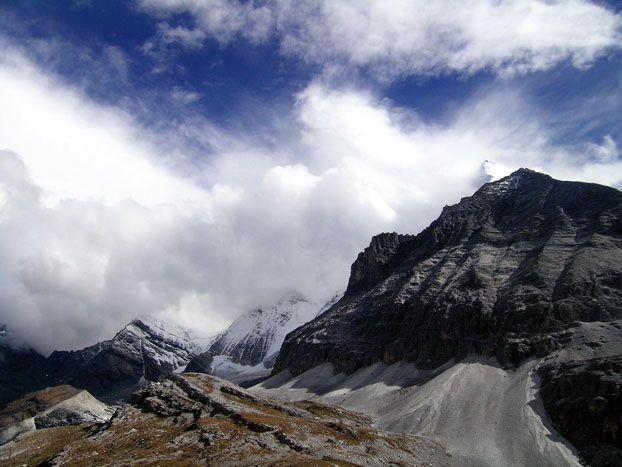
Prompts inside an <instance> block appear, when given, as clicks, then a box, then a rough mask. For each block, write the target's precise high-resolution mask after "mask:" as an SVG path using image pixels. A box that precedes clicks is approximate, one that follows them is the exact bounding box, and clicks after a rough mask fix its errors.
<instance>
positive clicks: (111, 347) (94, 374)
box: [0, 319, 201, 403]
mask: <svg viewBox="0 0 622 467" xmlns="http://www.w3.org/2000/svg"><path fill="white" fill-rule="evenodd" d="M0 351H2V353H0V356H2V357H3V358H2V359H0V370H2V371H1V372H0V373H2V374H3V376H2V377H3V378H6V379H8V380H10V381H11V383H10V385H9V386H7V390H4V388H0V403H2V402H7V401H9V400H11V399H13V398H15V397H17V396H20V395H22V394H24V393H26V392H29V391H33V390H37V389H40V388H42V387H45V386H56V385H61V384H71V385H73V386H74V387H76V388H80V389H86V390H88V391H89V392H90V393H91V394H93V395H94V396H95V397H97V398H100V399H102V400H105V401H107V402H116V401H118V400H123V399H125V398H127V397H128V396H129V395H130V394H131V393H132V392H133V391H135V390H136V389H137V388H138V387H139V386H140V385H141V384H143V385H144V384H147V383H148V382H149V381H158V380H160V379H162V378H163V377H164V376H166V375H167V374H169V373H171V372H172V371H173V370H175V369H177V368H179V367H181V366H184V365H186V364H187V363H188V361H190V360H191V359H192V358H193V357H195V356H196V355H197V354H198V353H199V352H200V351H201V349H199V348H198V346H197V345H196V344H195V343H194V342H193V339H192V338H191V336H190V335H189V334H188V333H187V332H186V331H185V330H183V329H178V328H175V327H172V326H170V325H166V324H164V323H158V322H155V321H153V322H152V321H147V320H138V319H137V320H134V321H132V322H131V323H130V324H128V325H127V326H125V327H124V328H123V329H122V330H121V331H119V332H118V333H117V334H116V335H115V336H114V337H113V338H112V339H111V340H109V341H104V342H100V343H97V344H95V345H93V346H90V347H87V348H85V349H82V350H77V351H56V352H53V353H52V354H51V355H50V356H49V357H47V358H44V357H42V356H40V355H38V354H35V353H34V352H32V351H28V350H21V351H19V350H13V349H11V348H10V347H9V346H5V348H0ZM29 363H30V364H29Z"/></svg>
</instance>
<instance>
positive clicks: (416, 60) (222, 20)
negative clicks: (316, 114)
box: [139, 0, 622, 80]
mask: <svg viewBox="0 0 622 467" xmlns="http://www.w3.org/2000/svg"><path fill="white" fill-rule="evenodd" d="M139 5H141V7H142V8H144V9H145V10H146V11H150V12H158V13H163V12H177V13H178V12H189V13H191V14H193V15H194V17H195V19H196V22H197V26H198V27H199V28H201V29H202V30H204V31H205V32H206V33H207V34H209V35H210V36H212V37H214V38H215V39H217V40H218V41H220V42H221V43H228V42H230V41H231V40H233V39H234V38H236V37H243V38H245V39H248V40H251V42H254V43H260V42H264V41H266V40H268V39H270V38H271V37H273V36H275V35H276V36H277V37H278V38H279V40H280V43H281V48H282V51H283V53H285V54H288V55H293V56H296V57H299V58H301V59H303V60H305V61H307V62H310V63H315V64H319V65H322V66H324V67H325V69H326V70H330V71H331V72H334V70H335V69H338V68H340V67H344V66H345V67H346V68H352V67H354V68H368V69H370V70H372V71H373V72H374V73H375V74H376V76H377V77H378V78H379V79H381V80H390V79H392V78H393V77H395V76H397V75H408V74H440V73H445V72H458V73H467V74H470V73H474V72H477V71H480V70H484V69H490V70H492V71H494V72H497V73H502V74H514V73H525V72H531V71H536V70H546V69H549V68H551V67H552V66H554V65H555V64H557V63H560V62H561V61H564V60H570V61H571V62H572V63H573V65H574V66H576V67H579V68H582V67H585V66H588V65H589V64H590V63H591V62H593V61H594V60H595V59H596V58H598V57H600V56H602V55H604V54H606V53H607V52H608V50H609V49H613V48H620V43H621V40H622V17H621V16H620V15H616V14H614V13H612V12H611V11H609V10H607V9H606V8H605V7H603V6H600V5H597V4H595V3H591V2H589V1H586V0H568V1H543V0H513V1H512V0H509V1H507V0H506V1H498V0H482V1H478V2H462V1H455V0H444V1H434V2H430V1H427V0H393V1H391V2H386V1H383V0H368V1H356V0H319V1H313V2H291V1H280V2H272V3H268V4H262V5H261V6H256V4H255V3H253V2H248V3H243V4H242V3H239V2H224V1H221V0H212V1H207V2H206V1H203V0H140V1H139Z"/></svg>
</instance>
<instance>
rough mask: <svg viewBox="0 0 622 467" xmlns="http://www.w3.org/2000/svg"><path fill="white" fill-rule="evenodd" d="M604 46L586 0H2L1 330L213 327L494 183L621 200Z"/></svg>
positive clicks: (607, 23) (61, 333) (330, 277)
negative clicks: (147, 322)
mask: <svg viewBox="0 0 622 467" xmlns="http://www.w3.org/2000/svg"><path fill="white" fill-rule="evenodd" d="M621 39H622V7H621V6H620V5H619V4H618V3H616V2H603V1H599V2H589V1H584V0H568V1H559V2H555V1H552V2H543V1H539V0H522V1H492V0H481V1H479V2H475V3H473V2H455V1H449V0H443V1H441V0H437V1H433V2H429V1H423V0H412V1H410V0H409V1H405V0H393V1H389V2H381V1H379V0H365V1H354V0H351V1H346V0H316V1H310V2H304V3H303V2H292V1H275V2H237V1H230V2H225V1H221V0H134V1H123V2H122V1H114V0H108V1H105V2H104V1H89V0H73V1H72V0H58V1H34V0H30V1H29V0H24V1H19V2H3V3H2V4H1V5H0V102H1V104H0V105H2V112H1V113H0V163H1V165H2V170H0V188H1V189H0V264H2V266H0V276H1V277H0V279H1V281H0V282H1V283H2V284H3V285H2V286H1V287H0V322H4V323H6V324H7V325H8V326H9V327H10V328H12V329H14V330H15V331H16V332H17V333H18V334H20V335H23V336H24V339H25V340H26V341H27V342H29V343H31V344H33V345H35V346H36V347H37V348H38V349H39V350H41V351H42V352H48V351H50V350H51V349H53V348H77V347H81V346H84V345H87V344H90V343H92V342H94V341H95V340H98V339H102V338H105V337H110V335H111V334H112V333H113V332H114V331H115V330H118V329H119V328H120V327H121V326H123V325H124V324H125V323H126V322H127V321H129V320H130V319H132V318H133V317H134V316H137V315H141V314H142V315H150V316H155V317H160V318H165V319H170V320H173V321H177V322H179V323H181V324H185V325H191V326H193V327H196V328H200V329H201V330H203V331H206V332H213V331H217V330H220V329H222V328H223V327H224V326H226V325H227V324H228V323H229V322H230V321H231V319H233V318H234V317H235V316H237V315H238V314H239V313H241V312H243V311H245V310H247V309H250V308H252V307H255V306H267V305H269V304H270V303H271V302H273V301H275V300H276V299H277V298H278V297H279V296H280V295H282V294H284V293H287V292H288V291H292V290H297V291H299V292H301V293H303V294H304V295H306V296H307V297H309V299H312V300H317V301H322V300H323V299H325V298H328V297H329V296H330V295H332V294H333V293H334V292H335V291H339V290H342V289H343V288H344V287H345V284H346V283H347V279H348V274H349V266H350V264H351V263H352V261H353V260H354V259H355V257H356V254H357V253H358V252H359V251H360V250H362V249H363V248H364V247H365V246H366V245H367V244H368V242H369V239H370V237H371V236H372V235H374V234H376V233H379V232H382V231H399V232H404V233H417V232H418V231H420V230H421V229H422V228H424V227H425V226H426V225H427V224H428V223H429V222H430V221H432V220H433V219H434V218H436V217H437V216H438V214H439V213H440V210H441V208H442V206H443V205H445V204H453V203H455V202H457V201H458V200H459V199H460V197H462V196H468V195H469V194H471V193H472V192H473V191H474V190H476V189H477V188H478V187H479V186H480V185H481V184H482V183H484V182H486V181H489V180H491V179H494V178H499V177H501V176H503V175H506V174H508V173H510V172H511V171H512V170H514V169H516V168H519V167H530V168H533V169H536V170H541V171H543V172H546V173H549V174H551V175H553V176H555V177H557V178H562V179H572V180H584V181H590V182H597V183H603V184H607V185H611V186H615V187H617V188H621V187H622V155H621V149H620V148H621V147H622V119H621V118H620V109H622V51H621V44H622V40H621ZM93 316H97V325H94V320H93Z"/></svg>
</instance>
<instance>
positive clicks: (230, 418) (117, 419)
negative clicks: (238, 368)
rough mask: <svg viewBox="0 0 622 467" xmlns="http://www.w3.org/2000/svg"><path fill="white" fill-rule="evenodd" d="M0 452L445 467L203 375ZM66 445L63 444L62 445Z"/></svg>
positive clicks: (429, 456)
mask: <svg viewBox="0 0 622 467" xmlns="http://www.w3.org/2000/svg"><path fill="white" fill-rule="evenodd" d="M60 430H61V429H58V428H55V429H52V430H43V431H41V432H39V433H36V432H35V433H31V434H29V436H24V437H22V439H20V440H19V441H18V443H12V444H8V445H6V446H4V447H0V463H1V462H6V461H7V460H8V459H10V460H11V462H12V463H13V464H15V465H21V464H28V465H37V464H40V463H42V462H43V463H44V464H41V465H49V466H53V465H126V464H129V463H137V464H141V465H147V464H153V465H159V464H170V465H173V464H174V465H177V464H180V465H223V466H227V465H236V466H250V465H414V466H417V465H449V461H450V458H449V456H448V455H447V454H446V453H445V451H444V450H443V449H442V448H440V446H438V445H437V444H435V443H432V442H429V441H426V440H423V439H422V438H418V437H415V436H409V435H398V434H393V433H387V432H382V431H378V430H375V429H373V428H372V427H371V421H370V420H369V419H368V418H367V417H365V416H363V415H360V414H358V413H356V412H351V411H348V410H345V409H341V408H337V407H332V406H328V405H325V404H320V403H314V402H308V401H307V402H299V403H291V404H286V403H277V402H275V401H272V400H269V399H265V398H261V397H257V396H255V395H253V394H251V393H249V392H247V391H245V390H243V389H241V388H239V387H237V386H235V385H233V384H231V383H229V382H227V381H224V380H221V379H218V378H214V377H211V376H207V375H201V374H184V375H171V376H169V377H167V378H166V380H164V381H163V382H162V383H155V384H151V385H149V386H147V387H145V388H144V389H142V390H141V391H140V392H137V393H136V394H134V395H133V396H132V398H131V399H130V402H129V404H126V405H125V406H124V407H123V408H121V409H119V410H118V411H117V412H116V413H115V415H114V416H113V417H112V418H111V419H110V420H109V421H108V422H106V423H103V424H98V425H93V426H92V428H91V429H90V430H84V429H82V430H64V431H60ZM60 437H63V438H64V439H63V443H62V444H60V443H59V442H58V439H59V438H60Z"/></svg>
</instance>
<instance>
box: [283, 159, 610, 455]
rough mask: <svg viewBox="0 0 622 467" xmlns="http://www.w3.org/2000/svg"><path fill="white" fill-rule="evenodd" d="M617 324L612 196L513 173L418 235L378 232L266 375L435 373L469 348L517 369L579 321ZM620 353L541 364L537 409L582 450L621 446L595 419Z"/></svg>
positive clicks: (565, 339)
mask: <svg viewBox="0 0 622 467" xmlns="http://www.w3.org/2000/svg"><path fill="white" fill-rule="evenodd" d="M620 318H622V193H620V192H619V191H617V190H615V189H613V188H609V187H604V186H599V185H594V184H587V183H576V182H562V181H558V180H554V179H552V178H551V177H548V176H546V175H542V174H539V173H536V172H532V171H529V170H525V169H522V170H519V171H517V172H515V173H513V174H512V175H510V176H508V177H506V178H504V179H502V180H499V181H497V182H494V183H488V184H486V185H484V186H483V187H482V188H481V189H479V190H478V191H477V192H476V193H475V194H474V195H473V196H471V197H469V198H464V199H462V200H461V201H460V203H458V204H456V205H454V206H448V207H445V208H444V209H443V212H442V214H441V216H440V217H439V218H438V219H437V220H436V221H434V222H433V223H432V224H431V225H430V226H429V227H428V228H426V229H425V230H424V231H422V232H421V233H420V234H419V235H417V236H398V235H396V234H383V235H381V236H378V237H375V238H374V239H373V240H372V242H371V245H370V247H369V248H367V249H366V250H365V252H363V253H362V254H361V255H359V257H358V258H357V260H356V262H355V263H354V264H353V266H352V275H351V278H350V284H349V287H348V290H347V291H346V294H345V296H344V297H343V299H341V300H340V301H339V302H338V303H337V304H336V305H335V306H333V307H332V308H331V309H330V310H329V311H328V312H326V313H324V314H323V315H321V316H319V317H318V318H316V319H315V320H313V321H311V322H310V323H308V324H306V325H305V326H302V327H301V328H299V329H297V330H295V331H294V332H292V333H291V334H289V335H288V336H287V338H286V340H285V342H284V344H283V347H282V349H281V352H280V354H279V357H278V359H277V362H276V364H275V368H274V374H276V373H278V372H279V371H282V370H284V369H289V370H290V371H291V372H292V373H293V374H294V375H297V374H301V373H302V372H304V371H306V370H309V369H310V368H313V367H314V366H316V365H319V364H321V363H325V362H328V363H332V364H333V365H334V368H335V371H337V372H345V373H352V372H353V371H355V370H357V369H359V368H362V367H365V366H368V365H371V364H373V363H376V362H383V363H386V364H392V363H396V362H400V361H406V362H412V363H415V364H416V366H417V367H419V368H422V369H433V368H437V367H439V366H441V365H442V364H444V363H446V362H448V361H450V360H451V359H455V360H456V361H457V360H461V359H463V358H464V357H466V356H467V355H469V354H479V355H484V356H494V357H496V358H497V359H498V360H499V361H500V362H501V363H502V364H503V365H505V366H509V367H513V366H517V365H518V364H520V363H521V362H524V361H525V360H526V359H528V358H530V357H537V358H541V357H545V356H547V355H551V354H552V353H553V352H555V351H562V350H564V349H566V348H568V346H569V345H571V342H574V341H573V339H574V337H573V336H574V335H575V333H574V331H573V329H574V328H575V327H576V326H577V324H578V322H587V323H594V322H613V321H615V320H618V319H620ZM577 342H578V341H577ZM581 342H582V341H581ZM590 342H591V341H590ZM577 345H579V346H585V345H588V344H586V343H578V344H577ZM594 345H596V346H597V345H598V343H596V344H594ZM614 353H615V352H614ZM621 353H622V352H620V349H618V353H617V356H616V355H613V356H612V355H606V356H601V355H599V354H596V355H594V358H595V359H594V360H590V361H583V362H581V363H578V362H572V361H568V362H563V361H561V360H551V361H550V362H549V363H548V365H549V366H548V367H544V368H543V369H542V377H543V391H542V393H543V396H544V398H545V405H546V406H547V408H548V410H549V413H550V414H551V416H552V419H553V421H554V423H555V425H556V427H557V429H558V430H559V431H560V432H561V433H562V434H563V435H564V436H567V437H568V439H571V440H575V442H577V443H578V445H579V446H580V447H581V448H582V450H583V451H582V452H583V453H584V454H585V453H588V451H589V450H590V449H595V450H596V451H599V452H601V453H602V452H604V451H603V450H606V449H608V448H607V447H606V446H613V448H612V449H614V450H615V449H618V448H620V447H622V444H621V443H620V438H619V433H620V432H622V421H621V420H619V417H618V418H616V417H615V416H614V418H615V420H610V419H609V418H611V417H609V418H606V417H602V416H597V415H594V414H596V413H597V412H599V411H600V413H601V415H603V414H604V413H605V410H609V409H611V410H616V408H618V405H619V396H616V395H615V394H618V395H619V394H620V393H621V392H622V386H621V385H620V366H619V356H620V354H621ZM575 383H576V384H575ZM599 398H603V399H605V401H603V400H601V399H599ZM615 413H619V411H617V412H615ZM579 414H582V415H581V416H580V417H579ZM589 414H592V415H589ZM577 420H586V421H587V422H586V423H587V425H584V426H583V428H581V427H580V426H578V425H576V424H577V423H579V422H577ZM598 424H600V425H599V426H600V428H599V429H598V430H592V429H591V428H590V429H588V428H586V427H587V426H591V427H595V426H596V425H598ZM575 425H576V426H575ZM579 425H580V423H579ZM588 431H589V434H588V433H587V432H588ZM596 451H594V452H596ZM616 452H618V451H616ZM587 455H588V456H592V457H594V456H595V454H587ZM603 465H605V464H603Z"/></svg>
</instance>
